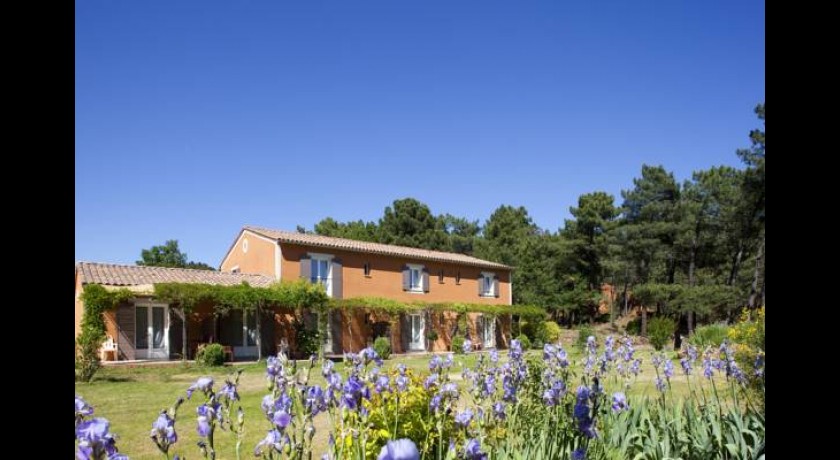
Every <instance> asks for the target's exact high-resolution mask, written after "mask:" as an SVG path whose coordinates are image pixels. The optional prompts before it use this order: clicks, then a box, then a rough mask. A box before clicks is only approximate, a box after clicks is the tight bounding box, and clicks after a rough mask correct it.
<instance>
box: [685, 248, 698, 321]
mask: <svg viewBox="0 0 840 460" xmlns="http://www.w3.org/2000/svg"><path fill="white" fill-rule="evenodd" d="M696 264H697V235H696V234H695V235H694V238H692V239H691V256H690V259H689V261H688V286H689V288H692V287H694V283H695V279H694V270H695V266H696ZM685 321H686V328H687V329H688V336H689V337H691V334H694V311H692V310H689V311H687V312H686V317H685Z"/></svg>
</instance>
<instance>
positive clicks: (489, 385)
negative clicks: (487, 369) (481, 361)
mask: <svg viewBox="0 0 840 460" xmlns="http://www.w3.org/2000/svg"><path fill="white" fill-rule="evenodd" d="M495 391H496V377H495V376H494V375H493V374H487V375H486V376H485V377H484V392H485V393H486V394H488V395H491V394H493V393H494V392H495Z"/></svg>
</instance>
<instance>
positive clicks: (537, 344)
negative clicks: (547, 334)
mask: <svg viewBox="0 0 840 460" xmlns="http://www.w3.org/2000/svg"><path fill="white" fill-rule="evenodd" d="M544 346H545V344H544V343H543V341H542V340H540V339H534V343H533V344H531V348H533V349H534V350H542V349H543V347H544Z"/></svg>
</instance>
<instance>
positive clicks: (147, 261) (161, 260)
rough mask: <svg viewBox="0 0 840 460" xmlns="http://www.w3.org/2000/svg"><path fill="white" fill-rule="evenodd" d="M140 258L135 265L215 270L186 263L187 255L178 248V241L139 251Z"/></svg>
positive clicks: (208, 266)
mask: <svg viewBox="0 0 840 460" xmlns="http://www.w3.org/2000/svg"><path fill="white" fill-rule="evenodd" d="M140 257H141V260H138V261H137V262H136V263H137V265H146V266H150V267H173V268H193V269H197V270H215V268H213V267H211V266H210V265H207V264H205V263H204V262H188V261H187V254H186V253H183V252H181V250H180V249H179V248H178V240H167V241H166V242H165V243H164V244H163V245H160V246H152V247H151V248H149V249H143V250H142V251H140Z"/></svg>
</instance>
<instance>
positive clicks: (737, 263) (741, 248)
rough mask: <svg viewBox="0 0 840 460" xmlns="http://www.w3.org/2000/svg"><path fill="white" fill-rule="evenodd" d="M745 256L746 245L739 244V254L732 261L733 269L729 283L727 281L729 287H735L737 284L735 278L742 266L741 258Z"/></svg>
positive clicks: (730, 272)
mask: <svg viewBox="0 0 840 460" xmlns="http://www.w3.org/2000/svg"><path fill="white" fill-rule="evenodd" d="M743 255H744V245H743V243H739V244H738V252H737V253H736V254H735V257H734V258H733V260H732V269H731V270H730V271H729V281H727V283H726V284H727V285H729V286H733V285H734V284H735V276H736V275H737V274H738V268H740V266H741V257H743Z"/></svg>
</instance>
